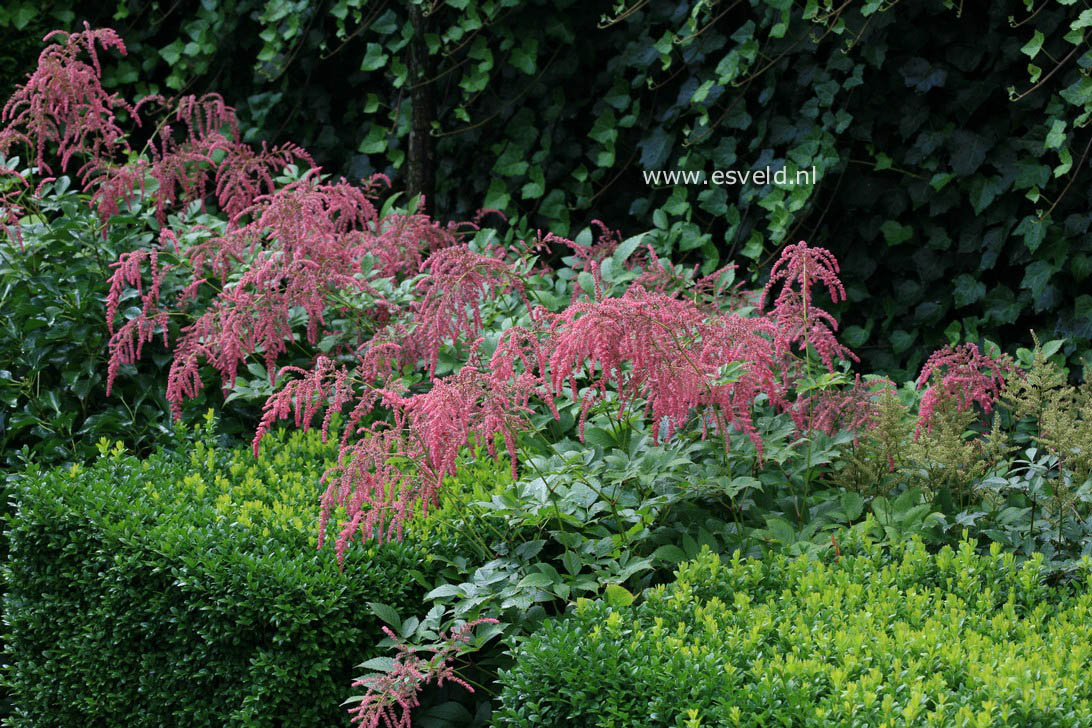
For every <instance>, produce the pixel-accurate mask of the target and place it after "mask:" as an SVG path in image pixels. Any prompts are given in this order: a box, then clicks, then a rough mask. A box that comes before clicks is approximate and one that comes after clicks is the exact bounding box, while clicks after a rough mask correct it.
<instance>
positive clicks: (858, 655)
mask: <svg viewBox="0 0 1092 728" xmlns="http://www.w3.org/2000/svg"><path fill="white" fill-rule="evenodd" d="M1040 568H1041V564H1040V563H1039V562H1038V561H1036V560H1031V561H1028V562H1026V563H1025V564H1023V565H1021V566H1016V565H1015V564H1014V560H1013V557H1012V556H1011V555H1010V554H1005V555H1002V554H1001V553H1000V551H999V550H998V549H996V548H995V549H993V551H992V552H991V554H989V555H984V556H980V555H976V554H975V553H974V549H973V548H972V546H971V544H970V543H966V542H965V543H963V544H962V546H961V547H960V548H959V549H958V550H952V549H951V548H948V547H946V548H945V549H944V550H942V551H941V552H940V553H938V554H935V555H932V554H930V553H928V552H927V551H926V550H925V549H924V548H923V546H922V545H921V544H920V543H917V542H911V543H908V544H905V545H901V546H895V547H892V548H891V550H890V551H887V550H885V549H882V548H880V547H876V546H870V545H867V544H865V545H862V546H861V547H860V549H859V551H858V553H856V554H854V555H849V554H848V553H847V554H846V555H844V556H843V557H841V558H840V560H838V561H837V562H836V563H830V564H827V563H819V562H815V561H808V560H807V559H805V558H797V559H793V560H789V559H786V558H778V559H771V560H767V561H750V560H741V559H739V558H738V557H737V558H735V559H733V560H730V561H722V560H721V559H720V558H719V557H718V556H716V555H714V554H712V553H709V552H708V551H706V552H703V554H702V555H701V556H700V557H698V558H697V559H696V560H694V561H692V562H689V563H686V564H684V565H682V566H681V568H680V569H679V571H678V573H677V581H675V582H674V583H673V584H671V585H666V586H658V587H655V588H651V589H649V590H647V592H646V597H645V599H644V601H643V602H642V603H641V604H640V605H639V606H628V607H620V606H617V607H612V606H610V605H609V604H607V603H605V602H602V601H598V602H585V603H582V604H580V605H578V606H577V607H576V609H575V610H573V612H572V613H570V614H569V615H568V616H567V617H565V618H562V619H559V620H554V621H548V622H546V623H545V624H544V626H543V627H542V628H541V629H540V630H539V631H538V632H536V633H535V634H533V635H532V636H531V637H529V638H528V639H527V640H526V641H525V642H523V643H522V644H521V645H519V646H518V647H517V648H516V649H514V650H513V652H514V657H515V665H514V666H513V667H512V668H511V669H510V670H508V671H506V672H503V673H502V675H501V683H502V685H503V691H502V694H501V703H502V705H501V707H500V709H499V710H498V711H497V712H496V713H495V714H494V724H495V725H502V726H556V725H566V726H627V725H642V726H686V727H687V728H693V727H694V726H789V725H792V726H911V725H913V726H1004V725H1009V726H1090V725H1092V702H1090V701H1092V677H1090V672H1089V668H1090V666H1092V640H1089V639H1088V634H1089V630H1090V627H1092V591H1090V587H1092V578H1089V580H1088V581H1087V582H1085V583H1081V584H1079V585H1077V584H1071V585H1069V586H1052V587H1048V586H1046V585H1044V583H1043V582H1042V580H1041V578H1040Z"/></svg>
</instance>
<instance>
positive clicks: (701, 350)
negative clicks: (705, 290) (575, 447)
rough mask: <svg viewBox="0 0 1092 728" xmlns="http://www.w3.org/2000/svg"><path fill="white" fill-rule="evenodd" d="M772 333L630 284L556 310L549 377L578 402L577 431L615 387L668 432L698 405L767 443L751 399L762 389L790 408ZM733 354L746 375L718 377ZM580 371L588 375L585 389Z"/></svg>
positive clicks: (723, 424)
mask: <svg viewBox="0 0 1092 728" xmlns="http://www.w3.org/2000/svg"><path fill="white" fill-rule="evenodd" d="M771 334H772V331H771V326H770V323H769V322H768V321H766V320H765V319H761V318H744V317H741V316H737V315H733V314H725V315H720V316H715V317H711V318H710V317H707V316H706V315H705V314H704V313H703V312H702V311H701V310H700V309H699V308H698V307H697V306H696V305H695V304H694V303H692V302H690V301H683V300H679V299H676V298H673V297H671V296H668V295H665V294H660V293H649V292H647V291H644V290H643V289H640V288H634V289H631V290H630V291H629V292H627V293H626V295H625V296H623V297H622V298H613V299H607V300H604V301H599V302H583V303H577V304H574V305H572V306H570V307H569V308H568V309H567V310H566V311H565V312H564V313H562V314H561V315H560V316H559V317H558V320H557V323H556V324H555V332H554V336H555V339H556V341H555V344H554V348H553V351H552V354H551V356H550V362H549V366H550V380H549V382H550V386H551V388H552V393H553V394H554V395H558V394H560V393H561V392H562V391H563V389H564V387H565V386H566V384H567V385H568V387H569V389H570V390H571V396H572V397H573V398H574V399H578V400H580V401H581V414H580V436H581V438H583V435H584V424H585V422H586V420H587V415H588V412H589V410H590V409H591V407H592V405H593V404H594V403H595V402H596V401H598V400H599V399H601V398H602V396H603V395H604V394H605V393H606V391H607V390H608V389H609V388H613V389H614V390H615V391H616V392H617V394H618V398H619V400H620V401H621V403H622V406H623V408H624V407H626V406H627V405H628V404H630V403H632V402H633V401H635V400H638V399H643V400H644V401H645V403H646V406H645V412H646V415H651V416H652V418H653V420H654V421H655V422H664V421H666V422H667V424H668V436H669V437H670V433H671V432H672V431H674V430H677V429H679V428H680V427H682V426H683V425H684V424H685V422H686V421H687V419H688V418H689V417H690V414H691V410H692V409H694V408H698V409H699V410H701V411H702V412H703V423H705V424H706V425H708V423H710V422H711V423H713V424H714V426H715V427H716V428H717V430H718V431H719V432H720V434H722V435H725V436H727V427H728V426H729V425H735V426H737V427H739V428H740V429H741V430H742V431H744V432H746V433H747V434H748V435H749V436H750V437H751V439H752V441H754V443H755V446H756V447H757V448H759V451H761V448H762V443H761V439H760V438H759V437H758V434H757V432H756V431H755V429H754V424H753V422H752V420H751V414H750V413H751V408H752V406H753V404H754V398H755V397H756V396H757V395H758V394H759V393H766V394H767V395H768V396H769V398H770V400H771V401H772V402H774V403H775V404H778V405H781V406H787V402H785V399H784V396H783V391H782V388H781V386H780V384H779V382H778V380H777V377H776V376H775V373H774V367H775V365H776V362H777V358H776V356H775V351H774V349H773V342H772V336H771ZM729 362H742V363H743V364H744V373H743V374H742V375H741V376H740V377H739V378H737V379H735V380H734V381H720V380H719V375H718V372H719V370H720V367H721V366H722V365H723V364H726V363H729ZM578 375H581V376H584V377H586V378H587V379H588V380H590V382H591V387H590V388H589V389H588V390H586V391H585V393H584V394H583V395H581V394H580V393H579V392H578V383H577V379H578ZM725 444H726V445H727V437H725Z"/></svg>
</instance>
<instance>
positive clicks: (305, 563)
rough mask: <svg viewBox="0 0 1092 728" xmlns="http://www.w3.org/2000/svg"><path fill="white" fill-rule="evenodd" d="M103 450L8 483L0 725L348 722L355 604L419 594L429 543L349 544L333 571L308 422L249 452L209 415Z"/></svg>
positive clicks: (325, 448)
mask: <svg viewBox="0 0 1092 728" xmlns="http://www.w3.org/2000/svg"><path fill="white" fill-rule="evenodd" d="M102 449H103V450H104V455H103V457H101V458H100V459H99V460H98V461H97V462H96V463H95V464H94V465H93V466H91V467H81V466H75V467H71V468H64V469H55V470H51V471H39V470H31V471H30V472H28V474H27V477H25V478H23V479H21V480H20V481H18V482H17V483H16V485H15V487H14V494H13V503H14V506H15V512H14V515H13V516H12V517H11V519H10V528H9V536H10V557H9V561H8V563H7V565H6V578H7V588H8V592H7V595H6V598H5V605H6V615H5V622H6V625H7V631H8V647H9V661H10V662H11V663H12V665H11V666H10V667H9V668H8V670H7V681H8V682H9V684H10V687H11V690H12V696H13V702H14V709H13V713H12V717H11V721H12V725H17V726H45V725H49V726H54V725H86V724H93V725H110V726H114V725H117V726H129V727H131V726H162V725H178V726H182V725H185V726H216V727H217V728H220V727H222V726H225V725H232V726H243V725H245V726H320V725H321V726H331V725H347V724H348V720H347V716H346V713H345V709H344V708H342V707H340V704H341V702H342V701H343V700H344V699H345V698H346V697H347V696H348V694H349V692H350V691H351V687H350V682H351V678H352V676H353V675H355V673H356V672H358V670H356V669H355V667H354V666H355V665H357V664H359V663H360V662H361V661H363V660H365V659H368V658H370V657H374V656H376V655H377V654H378V651H377V650H376V649H375V648H374V647H373V645H374V644H375V643H376V642H377V641H378V640H379V639H380V638H381V637H382V634H381V633H380V629H379V627H380V623H379V622H378V621H377V619H376V618H375V617H374V616H373V615H372V614H371V613H370V610H369V609H368V606H367V605H368V603H369V602H381V603H386V604H390V605H392V606H394V607H395V608H396V609H399V610H400V611H402V612H403V613H415V612H418V611H421V607H420V597H421V595H422V593H423V591H424V588H423V586H422V585H421V583H419V582H423V583H428V582H429V581H430V579H431V573H432V572H433V571H434V569H433V567H432V563H433V559H432V558H431V555H430V553H428V552H429V549H430V547H426V546H424V545H422V544H421V542H420V541H417V542H414V541H413V540H411V539H407V540H406V541H405V542H404V543H391V544H386V545H383V546H377V545H374V544H371V545H367V546H360V545H359V544H357V545H355V546H354V547H353V548H350V550H349V553H348V558H347V560H346V563H345V568H344V572H343V573H342V572H339V570H338V565H337V561H336V558H335V556H334V553H333V550H332V549H331V548H324V549H322V550H317V549H316V548H315V546H316V534H317V529H316V516H317V513H318V499H319V496H320V494H321V492H322V490H321V489H322V486H321V485H319V482H318V481H319V477H320V475H321V473H322V472H323V469H324V468H325V467H326V465H327V463H328V461H329V459H330V458H331V457H333V456H334V455H335V454H336V448H335V447H333V446H331V445H324V444H322V443H321V441H320V439H319V438H318V437H317V436H315V434H314V433H311V434H308V435H304V434H302V433H299V432H296V433H293V434H292V435H290V436H285V435H283V434H282V435H275V436H274V437H273V439H272V440H269V439H267V440H266V441H265V443H264V444H263V453H262V455H261V457H260V458H257V459H255V458H254V457H253V455H252V454H251V453H249V452H248V451H247V450H245V449H242V450H240V449H236V450H228V449H222V448H218V447H216V445H215V440H214V439H213V438H212V437H211V425H210V426H209V427H208V428H205V431H204V432H199V433H197V434H192V433H191V434H189V435H187V436H184V437H182V438H181V439H180V440H179V441H178V442H176V443H175V444H174V446H173V447H172V448H170V449H164V450H162V451H160V452H159V453H157V454H155V455H153V456H151V457H149V458H147V459H145V460H140V459H137V458H134V457H130V456H127V455H125V454H123V453H122V452H121V448H120V446H118V447H116V448H114V449H111V450H110V451H109V452H106V450H107V445H105V444H104V445H103V448H102ZM430 541H431V546H435V545H436V543H437V540H436V538H435V537H434V536H432V537H430Z"/></svg>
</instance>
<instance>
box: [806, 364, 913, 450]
mask: <svg viewBox="0 0 1092 728" xmlns="http://www.w3.org/2000/svg"><path fill="white" fill-rule="evenodd" d="M895 389H896V387H895V383H894V382H892V381H891V380H890V379H873V380H870V381H864V380H862V379H861V375H860V374H858V375H856V377H855V378H854V381H853V384H851V385H850V386H849V387H847V388H845V389H830V390H825V391H822V392H819V393H815V394H807V395H804V396H801V397H798V398H797V400H796V401H795V402H794V403H793V406H792V409H791V410H790V414H791V415H792V418H793V422H794V423H795V424H796V429H797V431H799V432H809V431H813V430H818V431H820V432H825V433H826V434H828V435H834V434H835V433H836V432H838V431H839V430H844V431H848V432H852V433H853V434H854V439H855V441H856V438H857V437H858V436H859V435H860V433H862V432H867V431H869V430H871V429H873V428H874V427H875V426H876V424H877V419H876V418H877V417H878V415H879V401H880V398H881V397H882V396H883V395H884V393H885V392H888V391H895Z"/></svg>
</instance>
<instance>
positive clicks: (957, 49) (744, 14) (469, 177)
mask: <svg viewBox="0 0 1092 728" xmlns="http://www.w3.org/2000/svg"><path fill="white" fill-rule="evenodd" d="M828 6H829V7H828ZM1086 16H1087V17H1086ZM84 19H87V20H89V21H90V22H91V23H92V25H110V26H113V27H116V28H117V29H118V30H119V32H120V33H121V34H122V36H123V37H124V38H125V39H126V42H127V43H128V45H129V49H130V54H129V56H128V57H127V58H124V59H121V60H117V59H112V60H111V61H110V63H109V64H108V68H107V69H106V79H105V80H106V83H107V85H108V86H110V85H114V86H118V85H122V84H124V85H126V86H127V87H131V86H130V85H131V84H136V85H137V86H138V87H142V88H143V90H145V91H148V92H152V91H163V92H173V91H185V92H198V91H207V90H216V91H219V92H221V93H223V94H224V96H225V97H226V99H227V100H228V102H229V103H231V104H233V105H235V106H237V107H238V108H239V110H240V115H241V118H242V119H243V122H244V128H245V129H247V130H248V134H249V135H250V138H252V139H268V140H270V141H271V142H275V141H283V140H289V139H290V140H292V141H295V142H297V143H300V144H302V145H304V146H305V147H306V148H308V149H309V150H310V151H312V152H313V153H314V154H315V156H316V158H317V159H318V160H319V161H320V162H321V163H322V164H324V165H325V166H326V167H327V169H328V170H331V171H335V172H339V173H345V174H349V175H353V176H359V175H364V174H368V173H370V172H372V171H383V172H386V173H388V174H390V175H391V176H392V177H393V178H394V180H395V188H396V189H401V188H403V187H404V186H408V187H409V188H410V189H411V190H414V191H416V190H424V191H426V192H429V193H430V194H429V198H430V203H429V207H430V209H431V211H432V212H434V213H435V214H437V215H438V216H439V217H440V218H442V219H455V218H463V219H465V218H466V217H467V216H469V215H471V214H472V213H473V212H474V211H475V210H477V209H478V208H481V207H491V208H497V209H500V210H502V211H503V212H504V213H505V214H506V215H507V216H508V218H509V221H510V222H511V223H512V225H514V226H515V228H516V229H517V230H518V231H520V232H526V231H531V230H533V229H535V228H541V229H549V230H552V231H554V232H558V233H560V234H570V235H571V234H575V233H576V231H577V230H579V229H580V228H582V227H583V226H584V225H586V224H587V223H588V222H589V221H590V219H592V218H599V219H602V220H603V221H604V222H606V223H607V224H608V225H610V226H612V227H615V228H620V229H622V230H623V233H625V234H631V233H635V232H640V231H642V230H645V229H651V228H654V229H656V230H657V231H658V232H657V234H656V236H655V238H654V239H655V243H656V245H657V247H658V248H659V249H660V250H661V251H665V252H666V251H668V250H675V251H677V252H678V251H681V252H688V254H689V257H690V258H691V259H692V260H693V261H695V262H697V261H700V262H702V263H704V264H705V265H707V266H712V265H713V264H714V261H716V260H717V259H720V260H734V261H736V262H740V263H746V264H747V265H749V266H750V267H751V269H752V273H754V274H755V275H760V274H761V271H762V269H763V266H764V265H766V266H768V263H769V261H770V260H771V256H772V255H773V254H775V253H776V251H777V248H778V246H780V245H781V244H782V243H785V242H795V240H797V239H800V238H805V239H807V240H809V241H810V242H813V243H814V244H821V245H824V246H826V247H829V248H830V249H831V250H832V251H833V252H834V253H835V255H836V256H837V257H838V259H839V260H841V261H843V262H844V264H845V267H846V275H845V279H846V280H847V282H848V284H849V292H850V300H849V302H848V303H847V304H846V306H845V308H846V310H845V311H844V312H843V313H842V314H841V315H840V318H841V320H842V321H843V325H844V326H846V327H847V329H846V340H847V343H848V344H849V345H851V346H854V347H855V348H857V349H859V350H861V351H863V353H864V355H865V358H866V360H867V361H868V363H869V364H870V365H871V366H873V367H877V368H881V369H886V370H888V371H890V372H892V373H893V374H895V375H896V376H897V375H899V374H905V373H916V372H913V371H912V370H915V369H916V367H917V366H918V365H920V361H921V359H922V358H923V357H924V355H925V353H927V352H928V351H929V350H931V349H932V348H935V347H936V346H937V345H939V344H942V343H945V341H946V340H949V339H950V340H972V341H973V340H978V339H979V338H980V337H983V336H988V337H990V338H992V339H994V340H998V341H1000V342H1001V343H1002V344H1003V345H1006V344H1009V343H1011V342H1015V341H1016V340H1020V341H1023V340H1026V337H1027V330H1028V329H1029V328H1035V329H1036V330H1037V331H1039V332H1040V333H1041V334H1042V335H1043V336H1044V337H1048V338H1054V337H1066V338H1068V339H1069V341H1068V343H1067V345H1066V349H1065V351H1064V353H1065V354H1066V356H1067V357H1068V358H1069V360H1070V362H1071V363H1077V362H1078V360H1079V359H1080V358H1081V357H1086V356H1087V352H1088V348H1089V341H1090V339H1092V296H1089V295H1088V294H1086V293H1084V289H1083V286H1084V285H1085V283H1086V281H1087V277H1088V275H1089V274H1090V273H1092V237H1090V235H1092V233H1090V232H1089V229H1088V228H1089V222H1090V217H1089V212H1088V208H1089V203H1090V199H1089V194H1092V193H1090V192H1089V186H1088V185H1087V184H1086V183H1083V180H1082V178H1081V173H1082V172H1083V170H1084V169H1085V167H1086V163H1087V161H1088V159H1087V156H1086V153H1087V151H1088V142H1089V140H1088V139H1086V138H1085V137H1086V136H1087V133H1086V132H1084V131H1083V130H1082V127H1083V124H1084V123H1085V122H1086V121H1087V117H1088V108H1087V107H1088V104H1089V101H1090V100H1092V82H1090V81H1089V79H1088V77H1087V74H1086V71H1087V69H1088V67H1089V66H1090V65H1092V55H1090V54H1089V53H1088V44H1087V43H1086V42H1085V40H1084V33H1085V30H1086V29H1087V26H1088V25H1092V15H1089V11H1082V10H1081V9H1080V8H1079V7H1078V6H1076V5H1075V4H1073V3H1072V2H1070V1H1069V0H1057V1H1054V2H1046V3H1040V4H1033V3H1030V2H1023V1H1021V2H1006V3H990V4H987V5H983V6H975V7H973V8H972V7H964V6H963V4H960V7H958V8H957V7H954V6H953V3H952V2H950V0H946V1H944V2H942V1H941V0H933V1H927V2H916V3H894V4H891V5H890V6H888V5H887V4H883V3H880V2H862V3H852V4H850V3H847V4H844V5H842V4H839V5H837V7H834V6H831V4H830V3H825V2H815V1H814V0H813V1H812V2H808V3H805V4H803V6H802V7H801V5H800V4H795V3H791V2H788V0H751V1H750V2H748V3H733V4H720V3H704V2H689V1H687V2H671V3H640V2H637V3H628V4H627V3H615V5H614V7H613V12H612V13H608V14H606V15H604V14H602V9H601V6H599V5H595V4H589V3H574V2H571V1H570V0H550V1H547V0H537V1H536V2H517V0H447V2H443V3H441V2H420V1H407V0H403V1H402V2H366V1H365V0H336V2H335V1H333V0H327V1H325V2H319V3H312V2H306V1H304V0H299V1H290V0H283V1H280V0H278V1H275V2H258V1H257V0H240V1H238V2H217V1H216V0H207V1H206V2H202V3H199V4H198V3H166V2H139V1H136V0H129V1H123V2H118V3H106V4H100V3H79V2H53V3H46V4H44V5H39V4H37V3H31V2H29V0H27V1H26V2H22V1H21V2H16V3H10V4H8V5H6V6H5V8H4V9H3V10H2V11H0V28H2V29H3V35H4V38H5V43H4V50H3V55H4V58H2V59H0V69H8V72H7V73H6V75H5V76H4V78H2V79H0V85H3V87H4V88H5V89H10V88H11V86H12V85H13V84H14V83H15V82H16V81H17V80H18V79H17V76H18V74H20V73H22V72H23V71H25V70H26V69H29V68H31V67H32V66H33V54H34V53H35V52H36V49H37V47H38V46H37V42H36V41H37V38H36V37H32V36H33V35H36V34H38V33H40V31H41V30H42V29H43V28H52V27H56V26H67V27H82V21H83V20H84ZM8 39H11V40H12V42H10V43H8V42H7V40H8ZM28 39H30V40H32V41H34V42H30V41H28ZM1029 62H1030V65H1029ZM14 69H20V70H19V71H14ZM12 73H15V74H16V77H12V75H11V74H12ZM1007 89H1008V90H1007ZM415 124H420V126H419V127H418V128H419V129H426V130H428V132H429V135H428V139H427V140H425V143H423V146H422V147H421V149H423V151H422V152H421V153H420V154H419V155H418V156H417V157H414V152H413V151H412V150H411V146H412V141H411V138H412V136H413V134H412V130H413V128H414V125H415ZM418 138H420V135H419V137H418ZM430 155H431V156H430ZM414 158H418V159H420V160H422V161H421V162H420V164H421V165H423V176H421V173H420V171H419V172H418V173H417V176H414V175H413V174H410V172H411V170H410V168H411V167H413V165H414V164H415V162H414V161H413V159H414ZM430 159H431V160H432V161H431V162H430V161H429V160H430ZM783 164H785V165H788V167H789V168H790V169H810V168H811V167H813V166H814V167H815V168H816V170H817V172H818V181H817V184H815V185H814V186H812V185H802V186H798V187H786V188H784V189H779V188H778V187H777V186H776V185H767V186H755V185H753V184H747V185H743V186H734V187H718V186H713V185H709V186H704V185H690V186H683V185H676V186H669V185H661V186H655V185H653V186H650V185H647V184H646V183H645V181H644V178H643V176H642V174H641V173H642V171H649V170H659V169H693V170H703V171H705V172H706V173H711V172H712V171H713V170H714V169H751V168H755V169H760V168H765V167H766V166H767V165H770V166H772V167H773V168H775V169H776V168H778V167H780V166H781V165H783ZM411 178H412V179H411ZM407 180H409V181H411V182H413V184H408V185H405V184H404V183H405V182H406V181H407ZM422 180H423V181H422ZM880 251H882V254H880Z"/></svg>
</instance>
